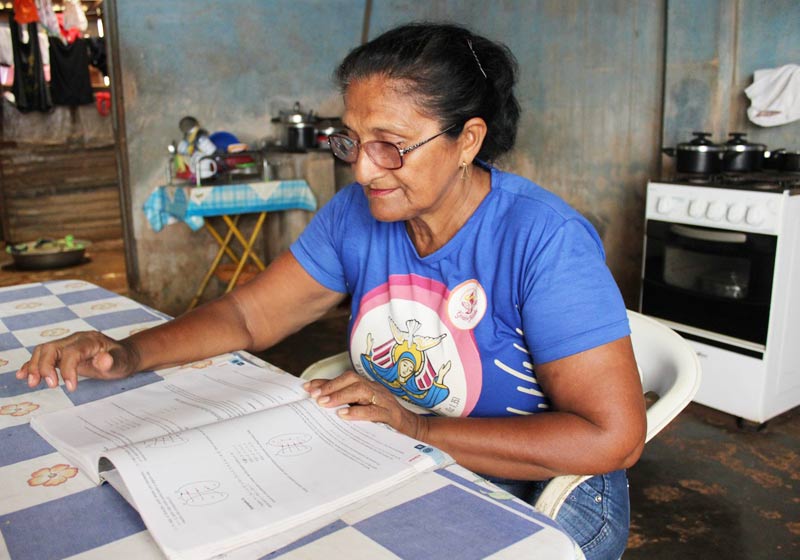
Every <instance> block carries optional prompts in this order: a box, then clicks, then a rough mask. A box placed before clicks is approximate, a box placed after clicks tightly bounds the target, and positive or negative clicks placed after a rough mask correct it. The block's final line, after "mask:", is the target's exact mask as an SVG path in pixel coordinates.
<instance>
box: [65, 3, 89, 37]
mask: <svg viewBox="0 0 800 560" xmlns="http://www.w3.org/2000/svg"><path fill="white" fill-rule="evenodd" d="M64 27H65V28H66V29H67V30H69V29H77V30H78V31H80V32H81V33H85V32H86V30H87V29H89V20H87V19H86V14H84V13H83V8H81V5H80V2H78V0H67V1H66V2H65V3H64Z"/></svg>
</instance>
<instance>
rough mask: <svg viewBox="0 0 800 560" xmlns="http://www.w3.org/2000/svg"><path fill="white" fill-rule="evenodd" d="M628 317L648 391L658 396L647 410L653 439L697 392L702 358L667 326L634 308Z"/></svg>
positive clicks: (648, 435) (634, 346) (650, 437)
mask: <svg viewBox="0 0 800 560" xmlns="http://www.w3.org/2000/svg"><path fill="white" fill-rule="evenodd" d="M628 320H629V322H630V326H631V341H632V343H633V353H634V354H635V355H636V363H637V364H638V366H639V374H640V375H641V378H642V386H643V388H644V392H645V393H649V392H652V393H655V394H656V395H657V396H658V400H657V401H656V402H654V403H653V404H652V405H650V407H649V408H648V409H647V436H646V441H650V439H652V437H653V436H655V435H656V434H657V433H658V432H660V431H661V430H662V429H663V428H664V426H666V425H667V424H669V423H670V422H671V421H672V420H673V419H674V418H675V417H676V416H677V415H678V413H680V411H681V410H683V409H684V408H686V406H687V405H688V404H689V402H690V401H691V400H692V398H693V397H694V395H695V394H696V393H697V389H698V388H699V387H700V377H701V369H700V361H699V360H698V358H697V354H696V353H695V351H694V349H692V347H691V346H690V345H689V343H688V342H686V340H684V339H683V338H682V337H681V336H680V335H679V334H678V333H676V332H675V331H673V330H672V329H670V328H669V327H667V326H666V325H664V324H662V323H659V322H658V321H656V320H655V319H652V318H650V317H646V316H644V315H642V314H641V313H637V312H636V311H630V310H628Z"/></svg>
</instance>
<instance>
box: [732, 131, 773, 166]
mask: <svg viewBox="0 0 800 560" xmlns="http://www.w3.org/2000/svg"><path fill="white" fill-rule="evenodd" d="M728 136H730V137H731V139H730V140H728V141H727V142H726V143H725V155H724V156H723V157H722V168H723V169H724V170H725V171H733V172H737V173H748V172H750V171H761V168H762V167H763V165H764V153H765V152H766V151H767V147H766V146H765V145H764V144H752V143H750V142H748V141H747V140H746V139H745V136H747V135H746V134H745V133H743V132H731V133H730V134H729V135H728Z"/></svg>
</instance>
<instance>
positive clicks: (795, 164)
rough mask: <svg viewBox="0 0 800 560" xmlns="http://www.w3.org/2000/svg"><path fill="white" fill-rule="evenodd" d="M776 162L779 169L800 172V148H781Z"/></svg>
mask: <svg viewBox="0 0 800 560" xmlns="http://www.w3.org/2000/svg"><path fill="white" fill-rule="evenodd" d="M778 163H779V167H780V170H781V171H789V172H791V173H800V150H783V151H782V152H781V155H780V157H779V158H778Z"/></svg>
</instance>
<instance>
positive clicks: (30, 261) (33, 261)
mask: <svg viewBox="0 0 800 560" xmlns="http://www.w3.org/2000/svg"><path fill="white" fill-rule="evenodd" d="M89 245H91V243H90V242H89V241H84V240H70V243H69V245H65V244H64V243H60V242H58V241H54V240H51V239H37V240H36V241H29V242H26V243H17V244H13V245H8V247H6V252H8V253H9V254H10V255H11V257H12V258H13V259H14V266H16V267H17V268H18V269H20V270H47V269H50V268H62V267H65V266H73V265H76V264H80V263H82V262H84V261H85V260H86V259H85V256H84V253H85V252H86V247H88V246H89Z"/></svg>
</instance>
